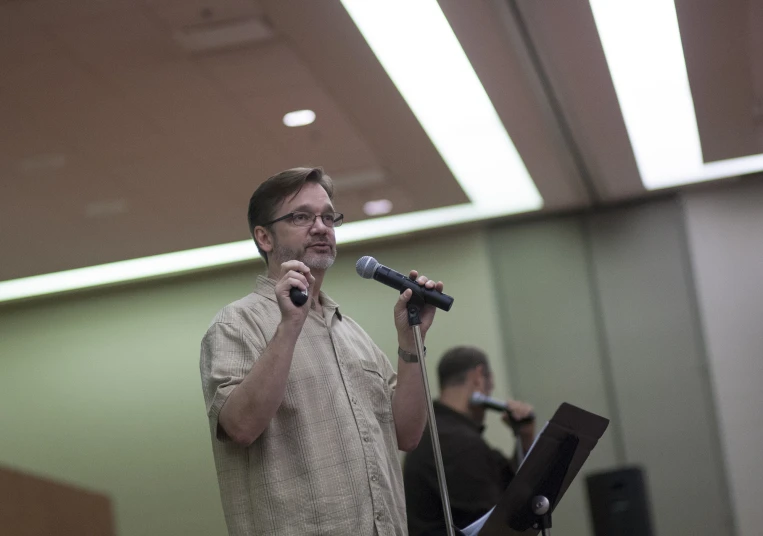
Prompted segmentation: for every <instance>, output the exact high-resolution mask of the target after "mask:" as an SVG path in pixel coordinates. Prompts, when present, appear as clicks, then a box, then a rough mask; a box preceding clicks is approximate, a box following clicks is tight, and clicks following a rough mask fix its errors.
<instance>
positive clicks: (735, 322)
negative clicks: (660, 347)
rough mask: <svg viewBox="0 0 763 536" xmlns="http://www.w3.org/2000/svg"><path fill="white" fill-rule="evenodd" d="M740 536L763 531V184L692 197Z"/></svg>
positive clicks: (700, 289) (694, 241)
mask: <svg viewBox="0 0 763 536" xmlns="http://www.w3.org/2000/svg"><path fill="white" fill-rule="evenodd" d="M685 200H686V215H687V229H688V234H689V243H690V244H691V254H692V264H693V266H694V273H695V279H696V286H697V298H698V302H699V307H700V311H701V316H702V323H703V326H704V333H705V340H706V341H707V353H708V361H709V363H708V365H709V371H710V375H711V377H712V381H713V388H714V391H715V397H714V400H715V408H716V411H717V413H718V419H719V422H720V430H721V441H722V444H723V452H724V456H725V460H726V466H727V468H728V475H729V485H730V488H731V496H732V499H733V504H734V514H735V521H736V525H737V528H738V534H739V536H755V535H757V534H760V533H761V530H763V528H762V527H763V510H761V508H760V498H761V496H763V464H761V449H763V412H761V408H763V183H761V182H747V183H745V184H742V185H738V186H735V187H732V188H728V189H724V190H716V189H713V190H708V191H702V192H696V193H694V194H691V195H687V196H685Z"/></svg>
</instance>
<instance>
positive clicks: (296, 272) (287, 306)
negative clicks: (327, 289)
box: [276, 261, 315, 329]
mask: <svg viewBox="0 0 763 536" xmlns="http://www.w3.org/2000/svg"><path fill="white" fill-rule="evenodd" d="M314 283H315V278H314V277H313V276H312V274H311V273H310V268H308V267H307V265H305V264H304V263H302V262H300V261H286V262H284V263H283V264H281V278H280V279H279V280H278V281H277V282H276V300H278V308H279V309H281V322H282V323H284V322H285V323H288V324H290V325H292V326H293V327H296V328H298V329H302V325H303V324H304V323H305V319H306V318H307V314H308V313H309V312H310V300H309V299H308V301H307V303H305V304H304V305H302V306H301V307H300V306H297V305H294V303H293V302H292V301H291V298H290V297H289V292H290V291H291V288H292V287H297V288H298V289H300V290H305V291H307V292H308V293H309V291H310V288H311V287H312V285H313V284H314Z"/></svg>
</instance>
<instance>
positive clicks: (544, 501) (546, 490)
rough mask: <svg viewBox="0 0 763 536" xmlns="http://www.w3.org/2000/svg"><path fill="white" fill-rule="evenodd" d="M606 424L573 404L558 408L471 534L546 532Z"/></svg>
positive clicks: (503, 535) (512, 535)
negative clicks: (485, 518) (479, 527)
mask: <svg viewBox="0 0 763 536" xmlns="http://www.w3.org/2000/svg"><path fill="white" fill-rule="evenodd" d="M608 425H609V420H608V419H605V418H604V417H601V416H599V415H595V414H593V413H590V412H588V411H585V410H583V409H580V408H578V407H575V406H573V405H571V404H567V403H563V404H562V405H561V406H559V409H557V410H556V413H555V414H554V416H553V417H552V418H551V420H550V421H549V422H548V423H546V426H544V428H543V430H541V433H540V434H539V435H538V437H537V438H536V439H535V442H534V443H533V445H532V447H531V448H530V451H529V452H528V453H527V456H525V459H524V461H523V462H522V465H521V466H520V468H519V471H517V474H516V476H515V477H514V479H513V480H512V481H511V483H510V484H509V486H508V487H507V488H506V491H505V492H504V493H503V495H502V496H501V500H500V501H499V503H498V504H497V505H496V506H495V508H494V509H493V510H492V511H491V512H490V513H489V514H488V515H487V516H486V517H487V520H486V521H484V524H483V525H482V528H481V529H479V530H478V531H477V532H470V533H471V534H479V536H516V535H519V534H521V535H525V536H527V535H533V536H534V535H537V534H538V532H541V531H542V532H543V535H544V536H550V534H551V513H552V512H553V511H554V508H556V505H557V504H559V501H560V500H561V498H562V496H563V495H564V492H565V491H567V488H568V487H569V485H570V483H571V482H572V480H573V479H574V478H575V476H576V475H577V474H578V471H580V468H581V467H582V466H583V463H584V462H585V461H586V459H587V458H588V455H589V454H590V453H591V450H593V448H594V447H595V446H596V443H597V442H598V440H599V439H600V438H601V436H602V434H604V431H605V430H606V429H607V426H608ZM483 519H484V518H483ZM467 530H468V528H467V529H462V531H464V532H465V533H466V532H467Z"/></svg>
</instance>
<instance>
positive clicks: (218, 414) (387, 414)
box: [200, 168, 443, 536]
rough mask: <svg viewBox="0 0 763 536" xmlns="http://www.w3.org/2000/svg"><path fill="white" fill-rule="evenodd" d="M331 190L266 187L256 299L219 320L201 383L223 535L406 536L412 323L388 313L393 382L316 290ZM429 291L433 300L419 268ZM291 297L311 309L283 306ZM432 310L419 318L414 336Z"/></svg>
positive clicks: (255, 209) (326, 253)
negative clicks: (262, 271)
mask: <svg viewBox="0 0 763 536" xmlns="http://www.w3.org/2000/svg"><path fill="white" fill-rule="evenodd" d="M332 198H333V185H332V182H331V179H330V178H329V177H328V175H326V174H325V173H324V172H323V170H322V169H321V168H295V169H290V170H287V171H284V172H281V173H279V174H277V175H275V176H273V177H271V178H269V179H268V180H267V181H265V182H264V183H263V184H262V185H260V187H259V188H257V190H256V191H255V192H254V194H253V195H252V198H251V200H250V201H249V213H248V218H249V229H250V231H251V233H252V236H253V238H254V241H255V244H256V245H257V249H258V250H259V252H260V254H261V255H262V257H263V258H264V259H265V262H266V264H267V274H266V275H265V276H260V277H258V278H257V284H256V287H255V289H254V292H253V293H251V294H249V295H248V296H246V297H244V298H242V299H240V300H238V301H236V302H234V303H232V304H230V305H228V306H226V307H225V308H223V309H222V310H221V311H220V312H219V313H218V314H217V316H216V317H215V319H214V320H213V322H212V325H211V326H210V328H209V329H208V331H207V333H206V335H205V336H204V338H203V340H202V345H201V363H200V367H201V378H202V387H203V391H204V398H205V402H206V406H207V415H208V418H209V423H210V431H211V434H212V446H213V452H214V458H215V464H216V467H217V475H218V482H219V485H220V494H221V498H222V503H223V510H224V512H225V518H226V522H227V524H228V531H229V533H230V534H231V535H236V536H238V535H242V536H243V535H247V536H249V535H260V534H261V535H266V534H267V535H276V536H277V535H300V536H301V535H310V534H331V535H332V536H341V535H348V536H349V535H352V536H365V535H367V536H373V535H377V534H378V535H404V534H406V533H407V530H406V516H405V499H404V494H403V485H402V474H401V469H400V465H399V462H398V449H400V450H404V451H409V450H412V449H413V448H415V447H416V445H417V444H418V442H419V439H420V438H421V434H422V432H423V429H424V426H425V424H426V407H425V404H426V402H425V396H424V392H423V386H422V379H421V372H420V368H419V365H418V363H417V362H416V360H417V357H416V354H415V345H414V341H413V335H412V331H411V329H410V327H409V325H408V320H407V312H406V308H405V306H406V303H407V302H408V300H409V299H410V297H411V291H410V290H407V291H405V292H404V293H402V294H401V295H400V298H399V299H398V300H397V302H396V303H395V306H394V317H395V326H396V328H397V335H398V345H399V348H398V367H397V373H395V372H394V371H393V369H392V366H391V365H390V363H389V361H388V360H387V358H386V357H385V356H384V354H383V353H382V352H381V350H380V349H379V348H378V347H377V346H376V344H374V342H373V341H372V340H371V339H370V337H369V336H368V335H367V334H366V333H365V332H364V331H363V329H361V328H360V326H358V324H356V323H355V322H354V321H353V320H352V319H350V318H349V317H347V316H346V315H345V314H344V311H341V312H340V308H339V305H338V304H337V303H335V302H334V301H333V300H332V299H331V298H329V297H328V296H327V295H326V294H325V293H323V292H322V291H321V286H322V284H323V280H324V277H325V275H326V272H327V270H328V269H329V268H330V267H331V266H332V264H333V263H334V259H335V258H336V237H335V235H334V230H335V228H336V227H338V226H339V225H341V224H342V221H343V216H342V214H341V213H338V212H336V211H335V210H334V206H333V203H332ZM411 276H412V277H413V278H416V280H417V282H418V283H419V284H420V285H422V286H425V287H426V288H430V289H432V288H434V289H436V290H438V291H442V288H443V285H442V282H438V283H435V282H434V281H430V280H428V279H427V278H426V277H424V276H418V274H417V273H416V272H415V271H414V272H411ZM292 288H297V289H299V290H300V291H302V292H304V293H306V294H307V296H308V299H307V303H305V304H304V305H301V306H300V305H297V304H296V303H295V302H293V301H292V299H291V298H290V292H291V290H292ZM433 318H434V308H433V307H432V306H426V307H424V308H422V311H421V320H422V324H421V331H422V335H425V334H426V332H427V330H428V329H429V327H430V326H431V325H432V320H433Z"/></svg>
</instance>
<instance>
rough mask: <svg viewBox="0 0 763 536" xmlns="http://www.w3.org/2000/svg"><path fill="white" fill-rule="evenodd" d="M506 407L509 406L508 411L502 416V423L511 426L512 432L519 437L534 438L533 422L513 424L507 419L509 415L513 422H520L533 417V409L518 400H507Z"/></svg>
mask: <svg viewBox="0 0 763 536" xmlns="http://www.w3.org/2000/svg"><path fill="white" fill-rule="evenodd" d="M506 405H508V406H509V411H507V412H506V413H504V414H503V422H505V423H506V424H508V425H509V426H511V428H512V430H514V432H515V433H517V434H519V435H521V436H530V437H532V436H534V435H535V420H532V421H530V422H526V423H523V424H515V423H514V422H512V421H511V418H509V415H511V417H512V418H513V419H514V421H522V420H523V419H526V418H528V417H530V416H531V415H533V407H532V406H531V405H530V404H528V403H527V402H521V401H519V400H507V401H506Z"/></svg>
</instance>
